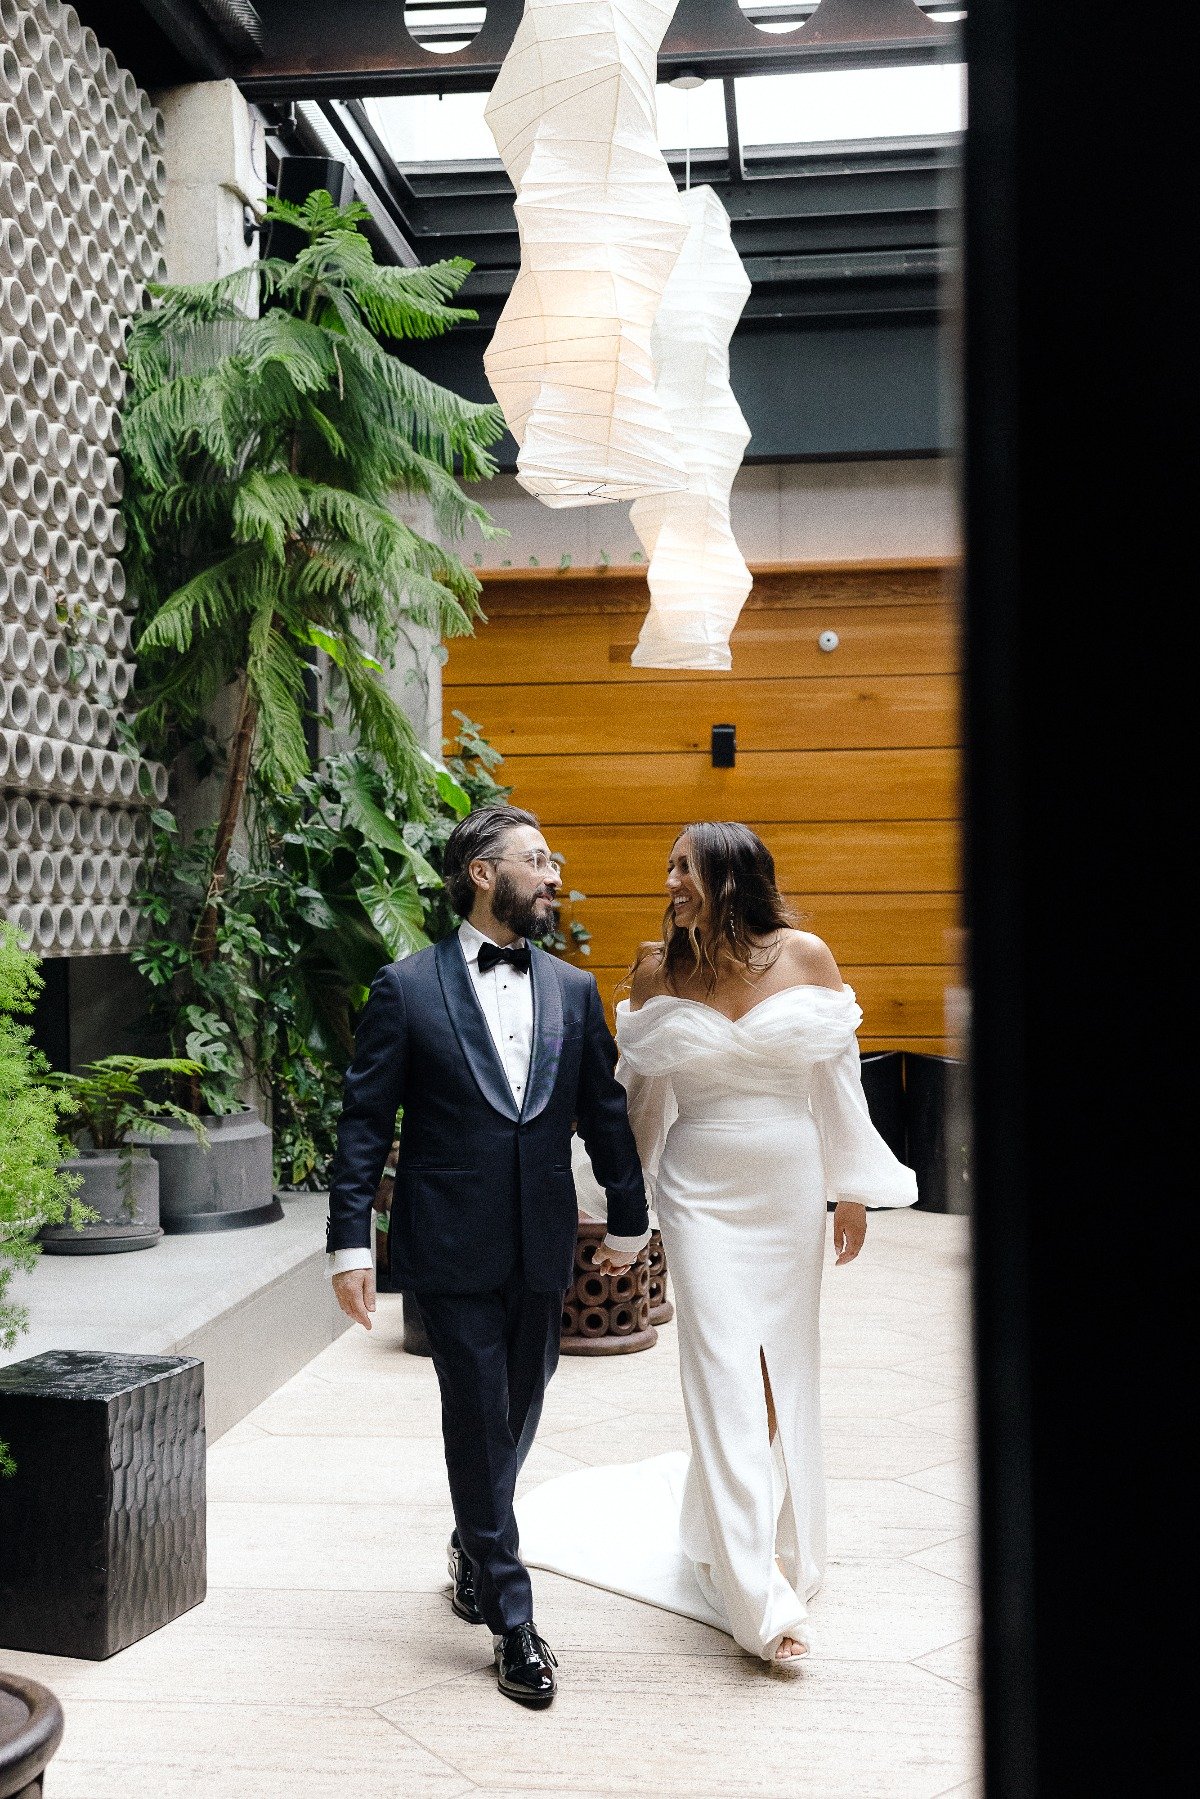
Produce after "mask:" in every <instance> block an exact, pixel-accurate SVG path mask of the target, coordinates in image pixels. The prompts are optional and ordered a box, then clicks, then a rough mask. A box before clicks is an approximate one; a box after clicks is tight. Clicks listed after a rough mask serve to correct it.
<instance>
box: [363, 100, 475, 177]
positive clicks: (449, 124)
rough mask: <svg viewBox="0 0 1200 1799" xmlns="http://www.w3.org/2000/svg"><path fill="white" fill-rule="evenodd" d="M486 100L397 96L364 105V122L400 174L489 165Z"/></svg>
mask: <svg viewBox="0 0 1200 1799" xmlns="http://www.w3.org/2000/svg"><path fill="white" fill-rule="evenodd" d="M486 104H487V95H486V94H481V93H467V94H402V95H399V96H397V97H396V98H395V99H387V100H367V101H364V105H365V106H366V109H367V116H368V117H369V119H370V120H371V123H372V124H373V125H374V127H375V129H376V131H377V132H378V133H379V135H380V137H381V138H382V139H383V141H384V143H385V144H386V145H387V147H388V149H389V150H390V151H391V153H392V157H393V159H394V161H395V162H397V163H398V164H399V165H400V167H401V168H404V167H406V166H408V167H411V166H412V164H414V163H421V162H495V161H496V145H495V142H494V141H493V138H492V134H491V132H490V131H489V130H488V128H487V124H486V122H485V120H484V116H483V109H484V107H485V105H486Z"/></svg>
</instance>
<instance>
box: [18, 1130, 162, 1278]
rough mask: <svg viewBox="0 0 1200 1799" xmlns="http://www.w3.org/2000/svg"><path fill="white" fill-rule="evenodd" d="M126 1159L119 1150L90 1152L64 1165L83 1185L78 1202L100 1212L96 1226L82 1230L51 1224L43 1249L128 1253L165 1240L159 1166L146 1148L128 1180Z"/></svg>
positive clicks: (135, 1157)
mask: <svg viewBox="0 0 1200 1799" xmlns="http://www.w3.org/2000/svg"><path fill="white" fill-rule="evenodd" d="M121 1162H122V1157H121V1154H120V1152H119V1151H118V1150H115V1149H86V1150H83V1151H81V1152H80V1154H79V1155H77V1156H72V1157H71V1158H70V1159H69V1160H68V1161H66V1162H64V1163H63V1164H62V1167H63V1169H64V1171H65V1172H66V1173H67V1174H77V1175H79V1176H80V1177H81V1179H82V1181H83V1185H82V1186H81V1187H80V1189H79V1198H80V1199H81V1200H82V1202H83V1204H84V1205H85V1206H89V1207H90V1208H91V1210H92V1211H93V1212H98V1213H99V1214H100V1216H99V1218H98V1219H97V1220H96V1222H95V1223H94V1224H83V1225H80V1226H79V1228H78V1229H77V1230H75V1229H72V1227H71V1226H70V1225H66V1224H51V1225H47V1226H46V1228H45V1230H44V1231H43V1232H42V1234H41V1239H40V1240H41V1245H42V1248H43V1250H44V1251H45V1253H46V1254H47V1255H51V1256H103V1255H120V1254H121V1253H122V1251H124V1250H129V1249H153V1247H154V1245H155V1244H156V1243H157V1242H158V1240H159V1238H160V1237H161V1236H162V1234H163V1233H162V1228H161V1225H160V1223H159V1216H158V1163H157V1162H155V1161H154V1159H153V1158H152V1157H151V1156H148V1155H147V1154H146V1151H145V1150H144V1149H135V1150H134V1151H133V1153H132V1155H131V1156H130V1158H129V1181H128V1183H127V1182H126V1181H124V1180H123V1179H122V1173H121Z"/></svg>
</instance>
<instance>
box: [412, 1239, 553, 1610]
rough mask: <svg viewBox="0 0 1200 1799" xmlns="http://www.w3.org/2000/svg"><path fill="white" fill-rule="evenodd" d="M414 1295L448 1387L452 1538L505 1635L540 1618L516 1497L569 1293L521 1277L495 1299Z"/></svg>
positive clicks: (445, 1409) (442, 1383) (445, 1428)
mask: <svg viewBox="0 0 1200 1799" xmlns="http://www.w3.org/2000/svg"><path fill="white" fill-rule="evenodd" d="M414 1298H415V1299H416V1301H417V1305H418V1307H419V1308H420V1312H421V1317H422V1319H423V1320H424V1323H425V1334H426V1336H427V1337H428V1338H429V1347H430V1350H431V1351H432V1355H433V1365H434V1368H435V1369H436V1370H437V1377H438V1385H439V1387H440V1388H441V1395H442V1440H443V1442H444V1444H445V1449H446V1473H447V1475H448V1476H449V1481H450V1498H451V1502H452V1504H453V1506H454V1523H455V1535H456V1537H457V1540H458V1543H459V1546H460V1547H461V1548H462V1549H463V1550H465V1552H466V1554H467V1556H468V1558H469V1559H470V1561H471V1563H472V1564H473V1566H474V1568H475V1574H476V1592H477V1594H478V1598H479V1609H480V1611H481V1612H482V1613H483V1618H484V1622H485V1623H486V1624H487V1625H488V1626H489V1627H490V1628H491V1629H492V1630H493V1631H495V1632H496V1633H497V1634H503V1633H504V1632H506V1631H510V1630H515V1629H516V1627H517V1625H518V1624H526V1623H528V1622H529V1621H530V1619H531V1618H532V1617H533V1589H532V1587H531V1586H530V1582H529V1574H528V1572H527V1570H526V1568H525V1566H524V1564H523V1562H522V1561H521V1557H520V1552H519V1546H518V1542H517V1521H516V1519H515V1518H514V1517H513V1497H514V1494H515V1492H516V1485H517V1476H518V1474H519V1473H520V1472H521V1467H522V1464H523V1463H524V1460H525V1457H526V1456H527V1455H528V1454H529V1450H530V1448H531V1446H532V1444H533V1439H534V1436H535V1434H536V1432H537V1427H538V1421H539V1420H540V1418H541V1415H542V1399H543V1396H544V1394H545V1391H546V1386H547V1384H548V1382H549V1380H550V1377H551V1375H552V1374H553V1373H554V1370H555V1368H556V1367H557V1366H558V1339H559V1331H560V1329H561V1324H562V1294H561V1293H533V1292H531V1291H530V1290H529V1288H528V1287H526V1285H525V1282H524V1278H523V1276H522V1274H521V1273H520V1272H519V1271H518V1272H517V1273H515V1274H513V1275H510V1277H509V1278H508V1280H507V1281H506V1282H505V1283H504V1285H503V1286H502V1287H500V1288H497V1289H496V1290H495V1291H493V1292H490V1293H417V1294H415V1295H414Z"/></svg>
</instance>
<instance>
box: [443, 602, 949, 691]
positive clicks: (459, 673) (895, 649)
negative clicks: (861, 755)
mask: <svg viewBox="0 0 1200 1799" xmlns="http://www.w3.org/2000/svg"><path fill="white" fill-rule="evenodd" d="M567 591H568V592H571V593H574V592H575V588H571V589H568V590H567ZM539 597H540V593H539ZM483 603H484V609H485V611H486V612H487V614H488V620H489V622H488V624H487V626H486V628H485V627H483V626H481V627H480V629H479V631H478V632H477V634H476V635H475V636H474V637H463V638H456V639H455V640H454V642H453V644H452V645H451V654H452V656H453V658H454V680H455V682H456V683H459V682H461V683H463V684H464V685H469V686H497V687H507V686H508V684H509V681H510V679H511V677H512V674H513V671H514V669H515V668H519V669H520V672H521V678H522V680H524V681H537V682H555V681H563V680H573V681H603V682H605V683H612V684H613V685H614V686H617V687H619V686H621V685H624V684H626V683H628V684H631V685H635V686H636V685H638V684H640V683H642V682H644V681H646V680H654V681H665V682H671V683H674V682H681V683H688V682H694V681H695V680H696V676H695V675H694V674H691V673H689V672H688V671H686V670H683V669H679V670H671V669H663V668H659V669H641V668H634V667H632V665H631V664H630V661H629V658H630V656H631V655H632V653H633V646H634V644H635V643H636V642H637V634H638V629H639V620H638V618H637V617H631V616H629V615H628V614H621V613H615V612H587V611H580V612H578V613H577V614H575V615H574V619H573V626H572V630H571V643H570V651H571V660H570V663H569V664H567V665H564V663H563V649H564V644H563V639H562V636H561V634H560V633H558V632H557V631H552V630H549V629H546V628H544V627H543V628H541V629H539V628H538V626H539V625H540V624H542V622H543V621H544V620H545V619H546V618H547V617H549V616H552V615H550V614H548V613H547V611H546V608H545V605H544V603H543V604H542V606H540V607H539V608H538V609H537V610H532V609H531V610H529V611H524V612H519V613H509V612H508V611H506V610H502V607H501V602H500V601H499V599H498V597H497V594H496V590H495V585H494V582H493V580H491V579H489V580H488V582H487V583H486V586H485V590H484V596H483ZM642 610H643V611H644V610H645V606H644V604H643V606H642ZM742 619H743V620H744V621H745V622H744V623H743V622H741V621H739V623H738V628H737V661H736V663H735V664H734V677H735V679H736V680H738V681H764V680H771V679H772V678H773V677H775V676H778V675H779V674H780V673H781V671H786V673H787V674H788V675H790V676H793V677H800V676H804V675H815V676H816V677H817V678H818V679H820V680H824V679H826V678H828V677H829V676H840V677H841V678H843V679H845V678H847V677H851V678H855V679H857V678H859V677H861V676H863V675H904V674H917V675H942V674H949V673H953V672H954V670H955V669H957V667H958V664H959V657H958V644H957V640H956V635H955V625H954V614H953V610H952V608H951V607H950V606H949V605H948V604H947V603H946V602H945V601H941V602H939V603H937V604H934V605H912V606H889V607H886V608H884V607H878V606H875V607H866V606H862V605H855V606H854V607H840V606H832V605H831V606H828V607H824V608H821V609H819V610H817V611H815V612H814V611H813V610H811V609H810V610H802V609H800V608H789V609H788V610H786V611H776V610H771V609H767V608H764V609H763V610H762V611H757V610H756V611H753V612H751V613H749V614H746V613H743V614H742ZM826 630H834V631H836V632H837V634H838V638H839V640H840V641H839V643H838V647H837V649H836V650H834V651H833V652H832V653H829V652H827V651H825V650H823V649H822V648H821V647H820V644H819V643H818V641H817V639H818V638H819V637H820V635H821V633H822V631H826ZM710 678H711V679H712V680H716V681H719V680H721V679H722V677H721V676H719V675H714V676H711V677H710ZM464 710H466V708H464Z"/></svg>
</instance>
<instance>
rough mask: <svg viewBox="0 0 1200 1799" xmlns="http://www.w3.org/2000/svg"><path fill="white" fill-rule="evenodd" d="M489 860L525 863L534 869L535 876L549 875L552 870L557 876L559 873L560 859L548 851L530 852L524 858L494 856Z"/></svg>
mask: <svg viewBox="0 0 1200 1799" xmlns="http://www.w3.org/2000/svg"><path fill="white" fill-rule="evenodd" d="M489 860H490V861H492V862H525V863H527V864H528V866H529V867H530V868H532V870H533V872H534V874H538V875H544V874H549V872H550V870H551V869H553V870H554V872H555V874H557V873H558V872H559V868H558V860H559V859H558V857H557V856H555V855H552V854H550V853H549V852H548V851H546V850H530V851H528V853H527V854H526V855H524V856H492V857H490V858H489Z"/></svg>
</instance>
